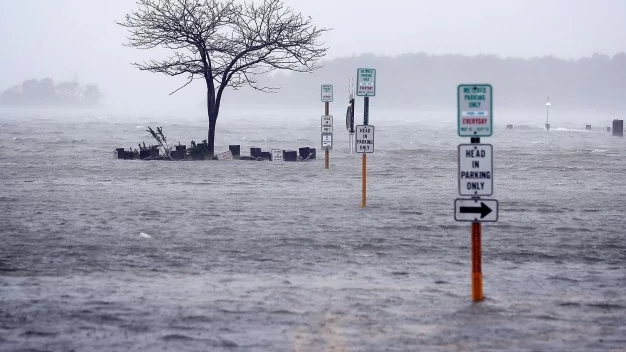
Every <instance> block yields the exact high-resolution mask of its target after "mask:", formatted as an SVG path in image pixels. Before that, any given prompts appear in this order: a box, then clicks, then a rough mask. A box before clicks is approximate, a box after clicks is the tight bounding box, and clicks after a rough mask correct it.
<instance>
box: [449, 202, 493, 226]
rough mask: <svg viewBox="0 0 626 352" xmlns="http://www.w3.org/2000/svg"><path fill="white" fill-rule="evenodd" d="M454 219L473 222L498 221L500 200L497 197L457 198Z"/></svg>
mask: <svg viewBox="0 0 626 352" xmlns="http://www.w3.org/2000/svg"><path fill="white" fill-rule="evenodd" d="M454 220H456V221H471V222H496V221H498V201H497V200H495V199H481V198H474V199H460V198H459V199H456V200H455V201H454Z"/></svg>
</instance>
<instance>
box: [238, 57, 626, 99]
mask: <svg viewBox="0 0 626 352" xmlns="http://www.w3.org/2000/svg"><path fill="white" fill-rule="evenodd" d="M323 65H324V67H323V68H322V69H320V70H318V71H316V72H315V73H313V74H310V75H297V76H296V75H285V74H282V73H279V74H277V75H274V76H269V77H266V78H265V80H264V81H263V84H266V85H268V86H275V87H281V89H280V90H279V91H278V94H267V95H262V94H259V93H257V92H253V91H251V90H248V91H246V90H242V91H240V92H236V93H235V94H234V98H236V100H237V103H238V104H239V105H242V104H246V105H247V104H252V105H257V104H263V103H265V104H271V105H294V104H295V105H300V104H308V103H314V102H316V101H319V95H320V85H321V84H324V83H331V84H334V92H335V102H340V103H342V104H343V103H346V104H347V102H348V83H349V80H350V79H354V78H355V77H356V69H357V68H358V67H371V68H375V69H376V70H377V77H376V85H377V87H376V97H375V98H373V100H372V104H376V105H377V106H399V107H416V108H419V107H424V108H428V107H439V106H447V107H450V106H456V93H455V92H456V86H457V85H458V84H460V83H491V84H492V85H493V87H494V101H495V102H496V103H497V106H498V107H520V108H521V107H524V106H528V105H529V104H532V105H535V104H539V105H541V104H543V103H545V100H546V97H547V96H550V101H551V102H552V103H553V104H558V105H559V106H560V107H563V108H568V107H571V108H581V107H587V108H589V107H591V108H598V109H599V108H613V109H616V108H619V109H623V108H624V107H625V106H626V99H625V93H626V53H618V54H616V55H614V56H612V57H609V56H607V55H599V54H594V55H593V56H591V57H585V58H580V59H577V60H566V59H560V58H556V57H553V56H546V57H539V58H531V59H521V58H502V57H498V56H492V55H479V56H462V55H429V54H425V53H417V54H404V55H399V56H395V57H390V56H378V55H373V54H363V55H360V56H353V57H346V58H337V59H334V60H330V61H326V62H324V63H323Z"/></svg>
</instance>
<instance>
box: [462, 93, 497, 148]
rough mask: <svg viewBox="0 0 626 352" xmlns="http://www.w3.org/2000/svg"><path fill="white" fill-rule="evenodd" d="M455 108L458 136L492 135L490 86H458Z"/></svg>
mask: <svg viewBox="0 0 626 352" xmlns="http://www.w3.org/2000/svg"><path fill="white" fill-rule="evenodd" d="M457 106H458V117H457V118H458V134H459V136H461V137H489V136H491V135H492V134H493V103H492V89H491V85H490V84H459V86H458V87H457Z"/></svg>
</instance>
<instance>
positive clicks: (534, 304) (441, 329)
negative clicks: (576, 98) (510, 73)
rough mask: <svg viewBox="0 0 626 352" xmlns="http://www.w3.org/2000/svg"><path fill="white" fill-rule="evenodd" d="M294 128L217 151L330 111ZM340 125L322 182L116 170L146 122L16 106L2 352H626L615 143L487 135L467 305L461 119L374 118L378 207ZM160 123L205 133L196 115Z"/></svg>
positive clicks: (597, 138) (192, 134)
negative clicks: (478, 237)
mask: <svg viewBox="0 0 626 352" xmlns="http://www.w3.org/2000/svg"><path fill="white" fill-rule="evenodd" d="M338 120H339V119H338ZM274 121H277V120H274ZM299 121H300V122H299V123H294V124H291V123H290V122H289V121H281V122H269V123H261V122H260V121H257V120H253V119H246V120H231V121H226V122H220V123H222V125H220V127H218V144H219V146H218V147H217V149H218V150H226V145H228V144H237V143H240V144H241V145H242V149H244V150H245V149H246V148H249V147H250V146H260V147H263V148H265V149H269V148H272V147H273V148H295V147H298V146H318V144H319V117H312V118H303V119H301V120H299ZM335 123H336V133H335V139H336V143H337V145H336V147H335V150H334V151H333V152H332V153H331V168H330V169H329V170H324V168H323V167H324V166H323V165H324V162H323V159H321V158H318V160H316V161H311V162H300V163H284V164H282V165H276V164H272V163H270V162H245V161H232V162H217V161H205V162H142V161H123V160H114V159H113V158H112V155H113V149H114V148H115V147H119V146H124V147H127V148H128V147H130V146H135V145H136V143H137V142H139V141H141V140H145V141H146V142H148V143H149V142H150V140H149V139H148V137H145V133H144V132H143V130H144V129H145V128H144V127H142V126H145V125H146V124H151V125H152V126H154V122H150V121H139V120H137V121H134V120H133V119H132V118H127V119H124V120H114V119H109V118H104V117H100V118H96V117H86V118H73V119H65V120H57V119H52V118H44V117H32V118H30V117H29V118H23V117H21V118H17V117H13V116H7V115H3V117H2V118H0V125H1V126H0V165H1V168H0V179H1V181H2V188H1V189H0V210H1V212H0V234H1V239H2V244H1V245H0V349H1V350H6V351H17V350H20V351H22V350H24V351H70V350H74V351H90V350H93V351H126V350H128V351H131V350H132V351H135V350H158V351H160V350H168V351H187V350H188V351H196V350H207V351H470V350H474V351H500V350H504V351H624V350H625V346H626V269H625V268H626V239H625V238H626V237H625V235H624V225H626V222H625V221H624V215H623V211H624V205H625V204H626V203H625V202H624V199H625V197H626V186H624V175H625V171H626V144H625V141H624V139H622V138H617V137H610V136H608V134H606V133H605V132H602V131H599V130H598V131H592V132H586V131H582V130H579V129H576V128H573V127H575V126H564V127H563V128H558V127H557V128H556V130H553V131H551V132H549V133H546V132H545V131H543V130H541V129H540V128H536V127H534V126H516V128H514V129H513V130H506V129H504V126H499V127H498V126H497V130H496V132H495V133H494V136H493V137H491V138H484V139H483V142H488V143H491V144H493V145H494V154H495V157H494V159H495V160H494V164H495V170H494V178H495V185H494V189H495V194H494V198H496V199H498V200H499V201H500V220H499V222H498V223H496V224H487V225H485V226H484V228H483V230H484V231H483V273H484V291H485V296H486V299H485V301H484V302H483V303H480V304H472V303H471V300H470V249H469V246H470V225H469V224H468V223H458V222H455V221H454V218H453V201H454V199H455V198H457V197H458V196H457V178H456V177H457V176H456V172H457V160H456V158H457V157H456V146H457V145H458V144H459V143H466V142H467V140H466V139H463V138H460V137H458V136H456V130H455V125H454V121H453V120H451V121H447V122H444V123H441V124H440V125H435V124H433V125H428V124H423V123H421V124H416V123H414V122H408V121H407V120H401V119H398V120H396V121H385V120H384V119H382V118H378V119H377V120H374V121H372V123H373V124H375V125H376V128H377V130H376V153H375V154H373V155H371V156H370V157H369V158H368V172H369V174H368V206H367V207H366V208H365V209H360V208H359V201H360V162H361V159H360V156H359V155H357V154H350V153H349V150H348V148H347V138H348V137H347V134H346V133H345V131H344V130H343V129H342V128H341V127H342V126H340V125H341V123H340V121H336V122H335ZM160 125H163V126H164V130H165V132H166V135H168V136H169V137H170V140H171V141H174V142H178V141H179V140H180V141H181V142H182V143H186V144H188V143H189V140H191V139H195V140H196V141H199V140H201V139H204V135H205V128H206V127H205V123H204V121H202V120H199V121H188V122H179V123H163V124H160ZM553 127H554V126H553ZM220 128H221V129H220ZM220 143H221V144H220ZM320 154H321V153H320ZM318 156H319V155H318ZM141 233H145V234H148V235H149V236H150V237H151V238H145V237H147V236H141V235H140V234H141Z"/></svg>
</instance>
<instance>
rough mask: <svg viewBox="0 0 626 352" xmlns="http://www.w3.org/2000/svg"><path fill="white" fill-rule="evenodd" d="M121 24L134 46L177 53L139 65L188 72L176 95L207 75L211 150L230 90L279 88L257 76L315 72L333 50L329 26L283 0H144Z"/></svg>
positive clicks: (150, 69) (153, 69) (176, 73)
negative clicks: (329, 45)
mask: <svg viewBox="0 0 626 352" xmlns="http://www.w3.org/2000/svg"><path fill="white" fill-rule="evenodd" d="M117 24H118V25H120V26H122V27H124V28H126V29H127V30H128V37H127V39H128V42H127V43H126V45H127V46H129V47H134V48H137V49H154V48H165V49H169V50H170V51H171V52H172V53H171V55H170V56H169V57H166V58H163V59H152V60H149V61H146V62H141V63H135V64H134V65H135V66H136V67H137V68H138V69H140V70H142V71H148V72H156V73H162V74H165V75H168V76H172V77H176V76H181V75H185V76H186V77H187V82H186V83H185V84H184V85H182V86H181V87H180V88H178V89H176V90H175V91H173V92H172V93H170V94H174V93H176V92H178V91H179V90H181V89H182V88H184V87H186V86H188V85H189V84H191V82H193V80H195V79H199V78H204V80H205V82H206V86H207V113H208V115H209V145H210V146H209V148H210V150H211V151H212V148H213V143H214V139H213V136H214V132H215V131H214V127H215V121H216V120H217V116H218V114H219V109H220V104H221V99H222V95H223V93H224V90H225V89H226V88H227V87H231V88H233V89H239V88H242V87H244V86H249V87H252V88H254V89H256V90H260V91H263V92H271V91H274V90H275V89H277V88H275V87H264V86H260V85H259V81H258V80H257V76H259V75H262V74H264V73H268V72H271V71H274V70H289V71H295V72H311V71H314V70H316V69H318V68H319V67H320V66H318V62H319V60H320V59H321V58H323V57H324V55H326V52H327V50H328V49H327V48H326V47H325V46H324V43H323V42H322V41H321V36H322V34H323V33H324V32H327V31H329V29H327V28H318V27H316V26H314V25H313V23H312V19H311V18H310V17H304V16H303V15H302V14H301V13H297V12H295V11H293V10H292V9H291V8H289V7H288V6H286V5H285V4H284V2H283V0H262V2H260V3H255V2H253V1H250V2H235V1H234V0H137V9H136V10H135V11H133V12H131V13H130V14H128V15H126V17H125V19H124V20H123V21H121V22H117Z"/></svg>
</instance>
